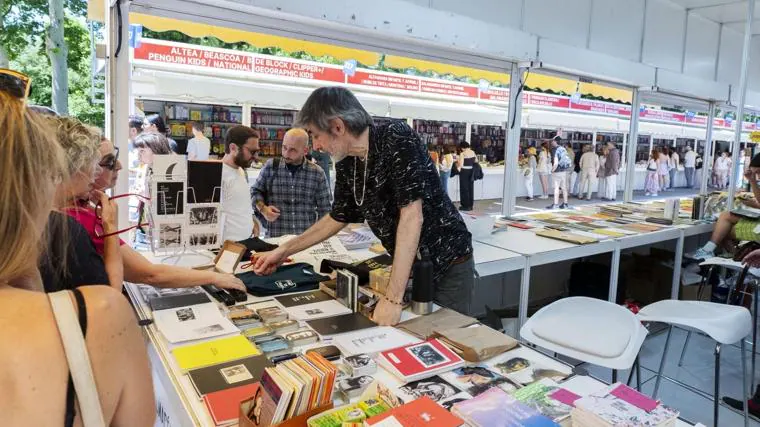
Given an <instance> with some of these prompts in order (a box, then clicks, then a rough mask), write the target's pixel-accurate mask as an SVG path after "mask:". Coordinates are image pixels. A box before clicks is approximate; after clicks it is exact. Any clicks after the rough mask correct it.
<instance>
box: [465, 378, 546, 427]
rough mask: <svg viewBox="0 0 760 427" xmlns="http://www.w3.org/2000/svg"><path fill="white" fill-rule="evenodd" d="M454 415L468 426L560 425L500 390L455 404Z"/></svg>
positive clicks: (542, 426) (495, 389) (543, 426)
mask: <svg viewBox="0 0 760 427" xmlns="http://www.w3.org/2000/svg"><path fill="white" fill-rule="evenodd" d="M451 412H452V413H453V414H454V415H457V416H459V417H461V418H462V419H463V420H464V421H465V422H467V425H468V426H473V427H492V426H510V427H511V426H514V427H518V426H524V427H555V426H559V424H557V423H555V422H554V421H553V420H552V419H550V418H548V417H545V416H543V415H541V414H540V413H539V412H538V411H536V410H534V409H532V408H529V407H528V406H525V405H524V404H522V403H520V402H519V401H518V400H517V399H515V398H514V397H512V396H510V395H509V394H508V393H507V392H505V391H504V390H502V389H500V388H497V387H495V388H491V389H489V390H488V391H486V392H484V393H483V394H481V395H480V396H478V397H475V398H472V399H470V400H466V401H463V402H459V403H456V404H454V407H453V408H452V409H451Z"/></svg>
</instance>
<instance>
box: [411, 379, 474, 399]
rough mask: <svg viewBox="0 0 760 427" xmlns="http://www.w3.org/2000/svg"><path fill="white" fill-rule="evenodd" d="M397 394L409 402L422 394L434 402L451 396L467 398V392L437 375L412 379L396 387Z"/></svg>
mask: <svg viewBox="0 0 760 427" xmlns="http://www.w3.org/2000/svg"><path fill="white" fill-rule="evenodd" d="M398 391H399V395H400V396H401V398H402V399H403V400H404V402H411V401H412V400H415V399H419V398H421V397H423V396H427V397H429V398H431V399H432V400H433V401H434V402H436V403H438V404H441V403H442V402H444V401H446V400H449V399H452V398H468V397H470V396H469V395H468V394H467V393H463V392H462V390H460V389H458V388H456V387H454V386H453V385H451V384H450V383H449V382H448V381H446V380H444V379H443V378H441V377H440V376H438V375H434V376H432V377H430V378H425V379H422V380H417V381H412V382H410V383H407V384H406V385H403V386H401V387H399V388H398Z"/></svg>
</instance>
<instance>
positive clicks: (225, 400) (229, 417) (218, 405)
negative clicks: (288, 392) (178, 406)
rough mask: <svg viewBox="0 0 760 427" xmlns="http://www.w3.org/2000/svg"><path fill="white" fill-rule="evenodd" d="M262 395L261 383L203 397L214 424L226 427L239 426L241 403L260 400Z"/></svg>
mask: <svg viewBox="0 0 760 427" xmlns="http://www.w3.org/2000/svg"><path fill="white" fill-rule="evenodd" d="M260 395H261V389H260V387H259V383H253V384H246V385H242V386H239V387H233V388H228V389H225V390H221V391H216V392H214V393H209V394H207V395H205V396H203V403H205V404H206V407H207V408H208V412H209V414H211V418H212V419H213V420H214V424H215V425H217V426H226V425H232V424H237V422H238V420H239V417H240V402H242V401H243V400H245V399H250V398H251V397H255V398H258V397H259V396H260Z"/></svg>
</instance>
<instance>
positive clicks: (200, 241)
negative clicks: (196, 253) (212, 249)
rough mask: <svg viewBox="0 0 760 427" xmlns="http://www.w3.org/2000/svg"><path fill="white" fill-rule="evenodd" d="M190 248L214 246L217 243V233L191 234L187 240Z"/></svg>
mask: <svg viewBox="0 0 760 427" xmlns="http://www.w3.org/2000/svg"><path fill="white" fill-rule="evenodd" d="M187 240H188V241H189V242H190V243H189V244H190V246H216V245H217V242H219V234H218V233H193V234H190V237H188V238H187Z"/></svg>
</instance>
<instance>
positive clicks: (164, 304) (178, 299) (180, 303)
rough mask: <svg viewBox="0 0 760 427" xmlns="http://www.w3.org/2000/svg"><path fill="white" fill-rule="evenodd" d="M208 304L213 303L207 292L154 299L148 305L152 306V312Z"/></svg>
mask: <svg viewBox="0 0 760 427" xmlns="http://www.w3.org/2000/svg"><path fill="white" fill-rule="evenodd" d="M208 302H211V300H210V299H209V297H208V295H207V294H206V293H205V292H194V293H188V294H180V295H168V296H163V297H157V298H153V299H151V300H150V302H149V303H148V304H149V305H150V309H151V310H152V311H158V310H169V309H172V308H179V307H187V306H191V305H199V304H205V303H208Z"/></svg>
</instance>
